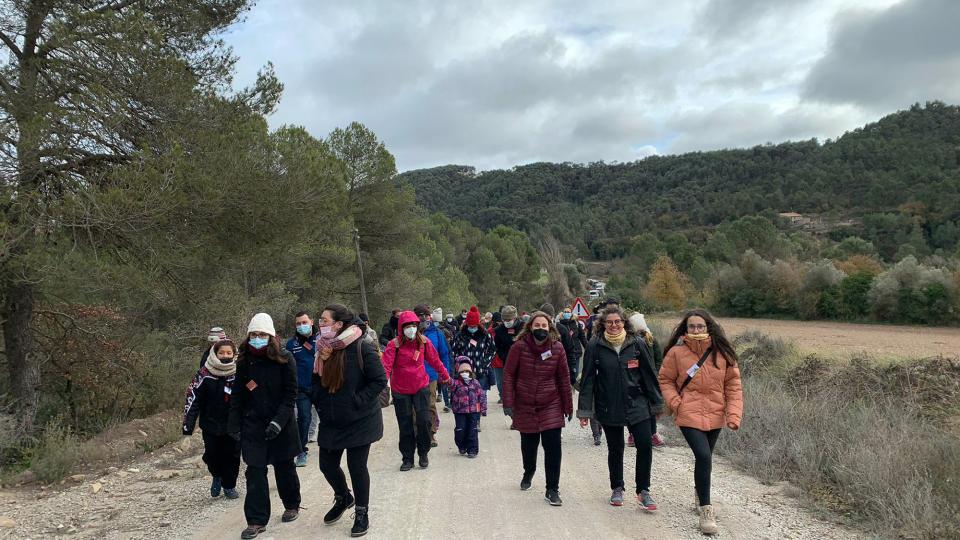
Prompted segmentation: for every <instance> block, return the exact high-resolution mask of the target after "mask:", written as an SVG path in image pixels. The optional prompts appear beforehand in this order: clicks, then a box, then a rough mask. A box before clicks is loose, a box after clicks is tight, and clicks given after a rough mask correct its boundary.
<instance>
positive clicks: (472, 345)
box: [470, 339, 477, 347]
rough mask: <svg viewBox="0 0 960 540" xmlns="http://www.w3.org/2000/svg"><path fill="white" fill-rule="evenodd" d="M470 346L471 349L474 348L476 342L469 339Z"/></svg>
mask: <svg viewBox="0 0 960 540" xmlns="http://www.w3.org/2000/svg"><path fill="white" fill-rule="evenodd" d="M470 346H471V347H476V346H477V340H475V339H471V340H470Z"/></svg>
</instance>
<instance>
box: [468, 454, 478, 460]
mask: <svg viewBox="0 0 960 540" xmlns="http://www.w3.org/2000/svg"><path fill="white" fill-rule="evenodd" d="M467 457H468V458H470V459H476V457H477V455H476V454H467Z"/></svg>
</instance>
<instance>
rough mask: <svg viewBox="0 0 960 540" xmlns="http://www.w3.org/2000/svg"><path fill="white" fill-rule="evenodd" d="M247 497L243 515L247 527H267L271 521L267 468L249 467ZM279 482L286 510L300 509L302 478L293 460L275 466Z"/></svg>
mask: <svg viewBox="0 0 960 540" xmlns="http://www.w3.org/2000/svg"><path fill="white" fill-rule="evenodd" d="M246 476H247V496H246V498H245V499H244V501H243V514H244V516H245V517H246V518H247V525H253V524H256V525H266V524H267V522H268V521H270V484H269V482H268V481H267V468H266V467H251V466H250V465H247V472H246ZM273 477H274V479H276V481H277V493H278V494H279V495H280V500H281V501H283V507H284V508H285V509H291V508H300V478H299V477H298V476H297V467H296V466H295V465H294V464H293V460H292V459H291V460H289V461H285V462H283V463H277V464H275V465H274V466H273Z"/></svg>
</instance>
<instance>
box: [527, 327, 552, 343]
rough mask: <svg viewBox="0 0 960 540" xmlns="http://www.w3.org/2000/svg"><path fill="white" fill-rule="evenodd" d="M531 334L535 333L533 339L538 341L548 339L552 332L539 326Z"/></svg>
mask: <svg viewBox="0 0 960 540" xmlns="http://www.w3.org/2000/svg"><path fill="white" fill-rule="evenodd" d="M531 334H533V339H535V340H537V341H546V339H547V336H549V335H550V332H549V331H547V330H544V329H543V328H537V329H536V330H534V331H533V332H531Z"/></svg>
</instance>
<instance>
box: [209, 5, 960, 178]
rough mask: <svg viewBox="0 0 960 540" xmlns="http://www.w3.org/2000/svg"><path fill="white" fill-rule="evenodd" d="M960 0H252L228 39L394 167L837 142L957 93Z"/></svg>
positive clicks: (304, 109) (245, 64)
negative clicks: (366, 133) (382, 151)
mask: <svg viewBox="0 0 960 540" xmlns="http://www.w3.org/2000/svg"><path fill="white" fill-rule="evenodd" d="M958 21H960V0H899V1H898V0H673V1H672V2H664V1H662V0H610V1H603V0H599V1H595V2H584V1H583V0H553V1H550V0H521V1H517V0H433V1H430V0H341V1H322V0H259V1H258V4H257V5H256V7H255V8H254V9H253V10H252V11H251V12H250V13H249V14H248V17H247V19H246V21H245V22H243V23H241V24H238V25H237V26H235V27H234V28H233V29H232V30H231V31H230V32H229V34H228V35H227V36H226V39H227V41H228V42H229V43H230V44H231V45H232V46H233V47H234V49H235V52H236V53H237V55H238V56H239V58H240V61H239V65H238V72H237V84H238V86H242V85H244V84H248V83H249V82H250V81H252V80H253V79H254V77H255V74H256V71H257V70H258V69H259V68H260V67H261V66H263V65H264V64H265V63H266V62H268V61H271V62H273V63H274V65H275V66H276V70H277V74H278V75H279V77H280V79H281V80H282V81H283V82H284V84H285V86H286V90H285V93H284V97H283V100H282V102H281V104H280V107H279V109H278V111H277V112H276V113H275V114H274V115H273V117H272V118H271V124H272V125H273V126H274V127H276V126H280V125H283V124H299V125H303V126H306V127H307V129H309V130H310V131H311V132H312V133H313V134H314V135H316V136H319V137H323V136H325V135H326V134H327V133H329V132H330V131H331V130H332V129H333V128H335V127H338V126H345V125H347V124H348V123H350V122H351V121H355V120H356V121H359V122H362V123H363V124H365V125H366V126H368V127H369V128H371V129H373V130H374V131H375V132H376V133H377V135H378V136H379V137H380V138H381V139H383V140H384V141H385V142H386V144H387V147H388V148H389V149H390V151H391V152H392V153H393V154H394V155H395V156H396V158H397V166H398V168H399V169H400V170H401V171H403V170H408V169H413V168H420V167H431V166H435V165H443V164H448V163H456V164H464V165H474V166H477V167H478V168H480V169H490V168H508V167H512V166H514V165H518V164H523V163H529V162H534V161H572V162H590V161H599V160H603V161H607V162H610V161H621V162H623V161H633V160H636V159H641V158H643V157H646V156H649V155H652V154H675V153H681V152H689V151H696V150H711V149H717V148H733V147H744V146H751V145H756V144H763V143H767V142H781V141H784V140H797V139H808V138H810V137H819V138H820V139H825V138H829V137H836V136H838V135H841V134H843V132H844V131H847V130H850V129H853V128H855V127H857V126H860V125H862V124H864V123H867V122H871V121H875V120H877V119H879V118H880V117H881V116H883V115H884V114H887V113H890V112H893V111H895V110H898V109H904V108H907V107H908V106H909V105H910V104H911V103H913V102H917V101H920V102H923V101H926V100H932V99H940V100H944V101H947V102H948V103H953V104H960V31H958V30H957V28H958Z"/></svg>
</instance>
